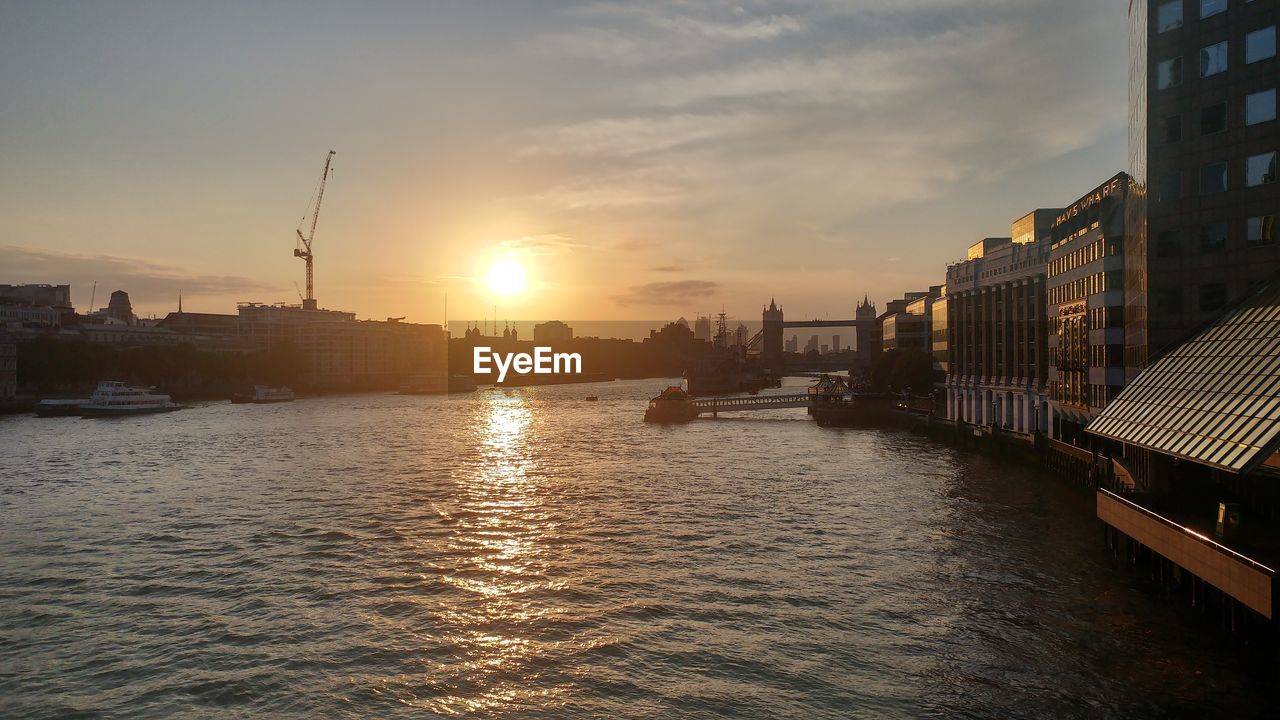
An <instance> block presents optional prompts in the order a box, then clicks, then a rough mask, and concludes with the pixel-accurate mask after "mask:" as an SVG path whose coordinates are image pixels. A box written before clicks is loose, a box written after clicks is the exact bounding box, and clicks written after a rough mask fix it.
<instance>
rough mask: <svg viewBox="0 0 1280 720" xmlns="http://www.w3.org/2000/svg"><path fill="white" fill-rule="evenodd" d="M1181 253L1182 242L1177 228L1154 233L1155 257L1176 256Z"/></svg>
mask: <svg viewBox="0 0 1280 720" xmlns="http://www.w3.org/2000/svg"><path fill="white" fill-rule="evenodd" d="M1181 254H1182V243H1180V242H1179V241H1178V231H1177V230H1165V231H1164V232H1161V233H1160V234H1158V235H1156V257H1177V256H1178V255H1181Z"/></svg>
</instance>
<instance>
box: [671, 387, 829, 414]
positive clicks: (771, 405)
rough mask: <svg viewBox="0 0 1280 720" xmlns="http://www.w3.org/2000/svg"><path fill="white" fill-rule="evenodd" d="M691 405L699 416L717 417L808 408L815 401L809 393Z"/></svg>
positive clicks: (693, 402)
mask: <svg viewBox="0 0 1280 720" xmlns="http://www.w3.org/2000/svg"><path fill="white" fill-rule="evenodd" d="M689 404H690V405H692V406H693V408H694V409H695V410H697V411H698V414H699V415H706V414H707V413H710V414H711V416H712V417H716V416H717V415H718V414H719V413H721V412H729V411H734V412H737V411H741V410H781V409H783V408H798V407H802V408H807V407H809V406H810V405H812V404H813V399H812V397H811V396H810V395H809V393H807V392H803V393H792V394H787V395H748V396H745V397H710V398H701V399H698V400H691V401H689Z"/></svg>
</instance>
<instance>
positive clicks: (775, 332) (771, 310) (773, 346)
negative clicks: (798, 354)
mask: <svg viewBox="0 0 1280 720" xmlns="http://www.w3.org/2000/svg"><path fill="white" fill-rule="evenodd" d="M782 331H783V324H782V308H780V307H778V305H777V304H776V303H775V302H774V301H773V298H770V299H769V307H767V308H765V309H764V337H763V338H762V340H763V343H764V347H763V348H762V350H761V353H760V359H761V360H762V361H763V363H764V366H765V367H766V368H768V369H769V370H772V371H773V373H774V374H775V375H777V374H779V373H781V372H782V371H783V370H784V369H785V368H784V367H783V365H784V360H783V355H782Z"/></svg>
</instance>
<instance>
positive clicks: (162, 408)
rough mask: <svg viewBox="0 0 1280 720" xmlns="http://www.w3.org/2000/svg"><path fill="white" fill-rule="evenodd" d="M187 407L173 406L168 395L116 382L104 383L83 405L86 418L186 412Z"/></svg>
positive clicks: (106, 381)
mask: <svg viewBox="0 0 1280 720" xmlns="http://www.w3.org/2000/svg"><path fill="white" fill-rule="evenodd" d="M187 407H188V406H186V405H179V404H177V403H175V402H173V400H172V399H170V397H169V396H168V395H165V394H164V393H161V392H158V391H157V390H156V389H155V388H152V387H141V386H137V385H130V384H129V383H125V382H119V381H116V380H104V381H102V382H100V383H98V387H97V389H96V390H94V391H93V394H92V395H90V396H89V401H88V402H86V403H83V404H82V405H80V414H81V415H83V416H85V417H115V416H119V415H146V414H149V413H162V412H172V411H174V410H185V409H186V408H187Z"/></svg>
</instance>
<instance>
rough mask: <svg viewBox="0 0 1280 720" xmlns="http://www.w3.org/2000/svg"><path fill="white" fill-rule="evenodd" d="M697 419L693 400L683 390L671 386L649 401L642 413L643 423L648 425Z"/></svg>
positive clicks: (696, 410)
mask: <svg viewBox="0 0 1280 720" xmlns="http://www.w3.org/2000/svg"><path fill="white" fill-rule="evenodd" d="M696 417H698V409H697V408H695V407H694V406H693V398H691V397H690V396H689V393H687V392H685V391H684V388H681V387H678V386H676V385H672V386H671V387H669V388H667V389H666V390H663V391H662V392H661V393H659V394H658V396H657V397H655V398H653V399H652V400H650V401H649V407H648V408H647V409H646V410H645V411H644V421H645V422H649V423H680V422H688V421H690V420H692V419H694V418H696Z"/></svg>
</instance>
